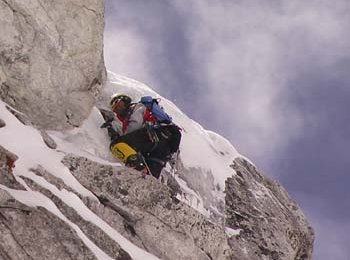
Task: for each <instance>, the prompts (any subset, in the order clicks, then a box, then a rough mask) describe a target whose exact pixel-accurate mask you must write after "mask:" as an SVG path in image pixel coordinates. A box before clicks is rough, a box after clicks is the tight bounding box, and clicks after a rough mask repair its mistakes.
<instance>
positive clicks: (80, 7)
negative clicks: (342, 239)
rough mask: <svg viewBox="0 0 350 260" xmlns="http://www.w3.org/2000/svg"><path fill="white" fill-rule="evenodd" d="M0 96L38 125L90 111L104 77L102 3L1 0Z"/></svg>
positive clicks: (72, 121)
mask: <svg viewBox="0 0 350 260" xmlns="http://www.w3.org/2000/svg"><path fill="white" fill-rule="evenodd" d="M0 25H1V33H0V98H1V99H2V100H4V101H6V102H7V103H8V104H9V105H11V106H12V107H14V108H16V109H18V110H19V111H21V112H23V113H25V114H27V115H28V117H29V118H30V120H31V121H32V122H33V123H34V124H35V125H37V126H39V127H41V128H45V129H65V128H67V127H72V126H78V125H80V124H81V122H82V121H83V120H84V119H85V118H86V117H87V116H88V114H89V113H90V111H91V108H92V106H93V104H94V99H95V97H96V95H97V94H98V92H99V89H100V87H101V86H102V83H103V81H104V77H105V68H104V62H103V29H104V2H103V1H100V0H81V1H79V0H62V1H48V0H32V1H20V0H0Z"/></svg>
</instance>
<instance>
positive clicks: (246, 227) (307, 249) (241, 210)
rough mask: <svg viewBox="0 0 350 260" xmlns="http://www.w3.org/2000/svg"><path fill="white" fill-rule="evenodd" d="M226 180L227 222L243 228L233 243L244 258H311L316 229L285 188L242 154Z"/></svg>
mask: <svg viewBox="0 0 350 260" xmlns="http://www.w3.org/2000/svg"><path fill="white" fill-rule="evenodd" d="M233 168H234V169H235V170H236V172H237V175H235V176H233V177H232V178H229V179H228V180H227V181H226V226H228V227H231V228H233V229H238V230H240V233H239V235H237V236H234V237H231V238H230V239H229V243H230V245H231V247H232V248H233V249H234V251H235V252H236V253H237V254H241V255H242V257H241V259H249V260H261V259H269V260H270V259H271V260H290V259H293V260H310V259H312V249H313V241H314V232H313V229H312V228H311V227H310V225H309V224H308V222H307V220H306V218H305V216H304V214H303V213H302V211H301V210H300V208H299V207H298V205H297V204H296V203H295V202H294V201H293V200H292V199H291V198H290V197H289V196H288V193H287V192H286V191H285V189H284V188H283V187H282V186H281V185H279V184H278V183H277V182H275V181H272V180H270V179H268V178H266V177H265V176H263V175H262V174H261V173H259V172H258V171H257V169H256V168H255V167H254V166H253V165H251V164H250V163H248V162H247V161H245V160H244V159H242V158H237V159H236V160H235V161H234V165H233Z"/></svg>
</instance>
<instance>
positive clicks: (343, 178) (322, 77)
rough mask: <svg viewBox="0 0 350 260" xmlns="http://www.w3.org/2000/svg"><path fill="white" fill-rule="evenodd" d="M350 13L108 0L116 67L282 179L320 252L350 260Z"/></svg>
mask: <svg viewBox="0 0 350 260" xmlns="http://www.w3.org/2000/svg"><path fill="white" fill-rule="evenodd" d="M349 14H350V2H349V1H347V0H336V1H331V2H330V1H325V0H310V1H303V0H295V1H286V0H282V1H276V0H259V1H258V0H255V1H254V0H245V1H240V0H237V1H228V0H218V1H210V0H192V1H186V0H171V1H170V0H169V1H161V0H148V1H142V0H132V1H130V0H106V13H105V17H106V26H105V35H104V37H105V39H104V55H105V63H106V67H107V69H108V70H110V71H113V72H115V73H118V74H121V75H124V76H128V77H131V78H133V79H136V80H138V81H141V82H143V83H145V84H147V85H148V86H150V87H151V88H153V89H154V90H155V91H157V92H158V93H159V94H161V95H162V96H165V97H166V98H168V99H169V100H172V101H173V102H174V103H175V104H176V105H177V106H178V107H179V108H180V109H181V110H182V111H184V112H185V113H186V114H187V115H188V116H189V117H191V118H192V119H194V120H195V121H197V122H199V123H200V124H201V125H202V126H203V127H204V128H206V129H209V130H212V131H215V132H217V133H219V134H221V135H222V136H224V137H226V138H227V139H228V140H230V142H231V143H232V144H233V145H234V146H235V148H237V149H238V151H239V152H240V153H241V154H243V155H245V156H247V157H248V158H250V159H251V160H252V161H253V162H254V163H255V164H256V165H257V167H258V168H259V169H260V170H261V171H262V172H264V173H265V174H266V175H268V176H270V177H272V178H274V179H277V180H278V181H279V182H280V183H282V184H283V185H284V186H285V187H286V189H287V190H288V192H289V193H290V195H291V196H292V197H293V198H294V199H295V200H296V201H297V203H298V204H299V205H300V206H301V208H302V209H303V211H304V213H305V214H306V216H307V217H308V219H309V221H310V223H311V225H312V226H313V227H314V229H315V232H316V242H315V249H314V250H315V253H314V258H315V259H316V260H328V259H333V260H344V259H350V248H349V247H348V240H349V238H350V235H349V234H350V204H349V203H348V201H347V200H348V198H349V197H350V189H348V183H349V181H350V177H349V176H348V170H347V169H349V168H350V167H349V166H350V160H349V159H348V157H349V155H348V154H349V153H348V147H349V146H350V141H349V140H350V139H349V132H350V120H349V112H348V110H349V109H348V108H349V107H350V106H349V102H348V100H349V99H350V87H349V83H350V76H349V73H348V69H349V67H350V35H349V33H348V31H349V30H348V27H349V25H350V15H349Z"/></svg>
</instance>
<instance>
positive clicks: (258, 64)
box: [175, 1, 349, 156]
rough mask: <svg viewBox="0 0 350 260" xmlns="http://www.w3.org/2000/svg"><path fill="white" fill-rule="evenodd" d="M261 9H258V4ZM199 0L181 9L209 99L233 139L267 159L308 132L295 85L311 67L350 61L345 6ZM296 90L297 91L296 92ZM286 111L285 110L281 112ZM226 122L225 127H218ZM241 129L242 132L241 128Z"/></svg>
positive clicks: (347, 20)
mask: <svg viewBox="0 0 350 260" xmlns="http://www.w3.org/2000/svg"><path fill="white" fill-rule="evenodd" d="M258 3H259V4H258ZM271 3H272V2H271V1H265V2H261V1H259V2H256V1H242V2H233V1H231V2H230V1H219V2H213V1H196V2H195V3H194V4H192V6H191V8H189V6H188V4H187V3H185V1H177V2H176V5H175V6H176V8H178V9H179V10H182V12H183V13H184V14H186V15H189V16H190V17H192V18H193V19H192V22H191V23H190V24H189V25H187V37H188V39H190V41H189V42H190V43H191V47H192V59H193V60H195V61H197V62H196V66H197V69H196V70H197V73H198V75H200V77H204V78H205V80H206V81H207V82H208V85H209V91H208V92H206V93H204V95H205V96H206V98H207V100H208V102H210V100H212V98H213V96H214V97H215V100H219V101H220V102H219V104H220V106H213V108H214V109H215V110H216V111H215V114H216V115H222V118H221V119H220V120H221V122H223V124H225V125H226V126H225V128H226V129H227V132H229V129H235V130H236V131H237V130H238V133H232V134H231V136H228V137H229V138H230V139H231V140H233V139H234V138H235V137H237V136H239V139H240V140H241V146H242V144H243V146H244V147H245V148H246V149H245V150H247V151H254V153H255V154H256V155H257V156H260V155H261V156H264V155H266V154H267V153H266V150H267V147H269V150H271V151H272V150H274V149H276V148H277V147H280V146H283V145H285V144H287V143H288V142H289V141H291V140H292V139H293V138H294V137H296V136H297V135H299V134H300V133H301V132H302V131H303V128H302V127H303V121H304V120H305V119H304V117H303V113H302V111H300V110H299V108H297V107H294V106H291V105H289V104H288V100H284V98H285V95H284V94H285V92H286V91H288V88H295V89H298V86H291V85H290V82H291V80H293V79H294V78H295V77H298V76H299V74H300V73H302V72H304V71H307V70H308V69H309V68H310V67H312V66H320V67H322V66H329V65H331V64H333V63H335V62H336V61H337V59H339V58H340V57H342V56H343V55H344V54H345V55H349V50H346V52H345V49H346V47H347V46H348V43H347V42H348V41H347V39H346V38H345V37H344V35H346V34H347V32H346V30H347V26H346V23H347V22H349V19H348V18H346V17H345V16H344V15H345V13H344V12H343V11H342V10H343V9H342V8H344V6H341V5H344V3H345V2H343V3H341V2H337V3H338V5H334V6H328V4H327V2H326V1H312V3H310V1H308V2H305V1H292V2H291V1H282V2H278V3H277V2H276V3H275V4H276V5H271ZM289 91H290V90H289ZM281 106H283V108H282V107H281ZM217 121H219V120H217ZM237 125H238V127H237Z"/></svg>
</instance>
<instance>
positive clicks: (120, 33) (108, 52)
mask: <svg viewBox="0 0 350 260" xmlns="http://www.w3.org/2000/svg"><path fill="white" fill-rule="evenodd" d="M147 50H148V42H147V41H145V38H143V37H142V35H140V34H138V33H137V32H135V31H134V30H130V28H127V29H123V28H120V27H117V28H115V29H113V30H108V31H105V34H104V52H105V64H106V67H107V69H108V70H110V71H114V72H116V73H118V74H120V75H124V76H127V77H131V78H133V79H135V80H140V81H143V82H152V80H153V79H152V74H151V73H150V72H149V70H148V68H149V63H150V62H151V61H149V59H148V56H147V53H148V51H147Z"/></svg>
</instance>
